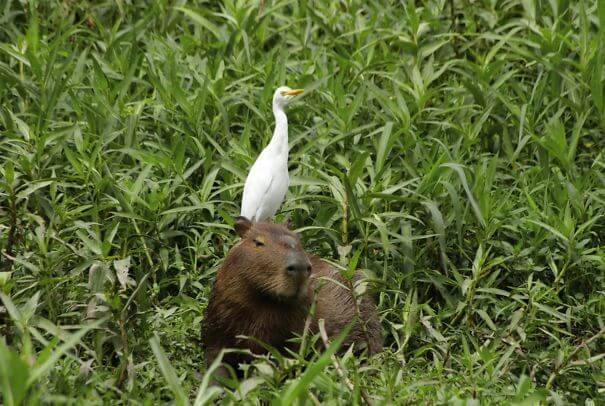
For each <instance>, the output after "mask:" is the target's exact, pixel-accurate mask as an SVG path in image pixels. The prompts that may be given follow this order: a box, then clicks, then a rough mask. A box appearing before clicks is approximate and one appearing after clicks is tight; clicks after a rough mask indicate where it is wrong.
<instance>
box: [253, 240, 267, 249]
mask: <svg viewBox="0 0 605 406" xmlns="http://www.w3.org/2000/svg"><path fill="white" fill-rule="evenodd" d="M254 245H256V246H257V247H264V246H265V243H264V242H262V241H260V240H256V239H255V240H254Z"/></svg>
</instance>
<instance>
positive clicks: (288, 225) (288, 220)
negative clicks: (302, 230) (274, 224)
mask: <svg viewBox="0 0 605 406" xmlns="http://www.w3.org/2000/svg"><path fill="white" fill-rule="evenodd" d="M282 224H283V225H284V227H286V228H287V229H288V230H290V229H291V228H292V219H291V218H290V217H286V218H285V219H284V222H283V223H282Z"/></svg>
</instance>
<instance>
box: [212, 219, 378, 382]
mask: <svg viewBox="0 0 605 406" xmlns="http://www.w3.org/2000/svg"><path fill="white" fill-rule="evenodd" d="M235 228H236V231H237V233H238V234H239V235H240V236H241V237H242V240H241V241H240V242H239V243H237V244H236V245H235V246H234V247H233V248H231V250H230V251H229V253H228V254H227V258H225V261H224V263H223V265H222V267H221V268H220V269H219V271H218V273H217V275H216V279H215V282H214V286H213V289H212V294H211V297H210V302H209V303H208V307H207V309H206V313H205V317H204V322H203V324H202V343H203V345H204V347H205V350H206V365H207V366H209V365H210V364H211V363H212V361H213V360H214V359H215V357H216V356H217V355H218V353H219V352H220V351H221V349H223V348H238V349H247V350H250V351H251V352H252V353H253V354H262V353H266V350H265V349H264V348H263V346H261V345H259V344H258V342H256V341H254V340H250V339H247V338H242V337H239V338H238V336H247V337H254V338H256V339H258V340H260V341H262V342H264V343H267V344H269V345H271V346H272V347H274V348H276V349H278V350H280V351H281V350H284V349H285V348H287V347H289V348H292V349H296V348H295V346H294V344H292V342H291V341H288V340H290V339H291V338H292V337H294V336H295V335H302V333H303V330H304V326H305V321H306V320H307V316H308V314H309V310H310V308H311V302H312V300H313V298H314V297H315V300H316V309H315V316H314V317H313V318H312V319H311V325H310V330H311V332H313V333H314V332H317V331H319V330H318V324H317V321H318V320H320V319H324V320H325V327H326V333H327V334H328V336H329V337H334V336H336V335H337V334H338V333H339V332H340V331H342V329H343V328H344V327H345V326H346V325H347V323H348V322H350V321H351V320H354V319H356V318H357V309H356V305H355V299H354V296H353V295H352V293H351V291H350V290H349V289H348V288H347V287H346V286H348V284H347V282H346V281H345V280H344V279H343V277H342V276H341V275H340V273H339V272H338V271H337V270H336V269H334V268H333V267H332V266H331V265H329V264H328V263H327V262H325V261H323V260H322V259H321V258H319V257H316V256H313V255H309V254H307V253H306V252H305V251H304V250H303V248H302V246H301V243H300V239H299V238H298V236H297V235H296V234H295V233H293V232H292V231H290V230H289V229H288V228H287V227H286V226H285V225H280V224H272V223H264V222H261V223H251V222H250V221H248V220H247V219H245V218H243V217H238V219H237V223H236V226H235ZM322 277H325V278H322ZM360 277H361V275H360V274H358V273H356V274H355V276H354V278H353V281H357V280H359V279H360ZM315 290H317V291H316V292H315ZM314 292H315V294H314ZM358 302H359V305H358V307H359V313H360V315H361V320H357V322H356V323H355V324H354V325H353V327H352V329H351V331H350V332H349V334H348V336H347V338H346V339H345V342H344V344H343V346H342V347H341V348H342V349H346V348H348V347H349V346H350V345H351V344H355V348H364V347H367V350H368V352H369V353H370V354H374V353H376V352H378V351H380V350H381V349H382V335H381V329H380V322H379V320H378V315H377V312H376V305H375V303H374V301H373V300H372V298H371V297H369V296H368V295H364V296H363V297H362V298H361V300H359V301H358ZM249 360H250V357H248V356H246V355H245V354H241V353H228V354H226V355H225V358H224V359H223V362H225V363H228V364H230V365H231V366H232V367H234V368H236V367H237V364H238V363H240V362H247V361H249ZM225 373H226V371H225V370H224V369H221V370H220V372H219V373H218V374H219V375H224V374H225Z"/></svg>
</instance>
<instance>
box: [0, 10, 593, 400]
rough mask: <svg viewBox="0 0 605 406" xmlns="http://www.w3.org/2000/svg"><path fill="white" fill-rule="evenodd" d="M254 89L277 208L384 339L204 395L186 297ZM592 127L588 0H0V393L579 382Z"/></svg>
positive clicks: (181, 395) (270, 366)
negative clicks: (282, 128) (341, 274)
mask: <svg viewBox="0 0 605 406" xmlns="http://www.w3.org/2000/svg"><path fill="white" fill-rule="evenodd" d="M452 7H453V9H452ZM282 84H287V85H289V86H292V87H305V88H307V90H308V91H307V93H306V95H305V96H304V97H303V98H302V99H300V101H299V102H298V103H296V105H294V106H291V108H290V111H289V113H288V114H289V120H290V144H291V154H290V162H291V165H290V174H291V179H292V182H291V187H290V189H289V193H288V196H287V199H286V202H285V204H284V206H283V211H282V212H281V213H280V214H279V215H278V220H280V219H282V218H283V217H284V216H285V215H289V216H290V217H291V218H292V220H293V223H294V225H295V227H296V228H297V229H298V231H299V232H300V234H301V236H302V238H303V241H304V245H305V247H306V248H307V249H308V250H309V251H312V252H314V253H317V254H319V255H322V256H324V257H325V258H328V259H331V260H334V261H337V262H341V263H342V264H343V265H345V266H346V265H347V264H348V263H349V262H350V261H353V262H354V261H356V258H357V255H358V254H357V253H359V255H360V256H359V261H358V262H357V267H359V268H361V269H363V270H365V271H366V273H367V274H368V276H369V277H370V278H372V279H373V280H374V281H375V283H374V284H373V286H374V288H373V289H374V291H375V292H376V294H377V296H378V297H379V310H380V316H381V320H382V325H383V328H384V332H385V338H386V348H385V351H384V353H382V354H380V355H378V356H376V357H375V358H372V359H369V360H365V359H356V358H355V357H353V356H351V355H345V356H344V357H342V358H340V359H339V362H340V364H341V365H342V374H344V378H343V376H341V375H340V373H339V371H338V370H337V368H336V367H335V365H334V362H333V361H332V360H330V358H329V354H321V353H316V352H315V351H314V350H311V349H308V350H307V351H306V353H304V351H303V353H301V354H291V355H289V356H287V357H282V356H279V355H277V356H271V357H264V358H261V359H259V360H258V361H257V362H256V363H255V364H253V365H251V366H249V367H248V371H247V375H246V378H245V379H244V380H243V381H242V382H241V383H240V384H239V386H238V387H234V388H230V389H226V390H224V391H223V392H222V393H220V394H219V393H218V392H217V391H216V390H208V389H207V383H208V379H207V375H206V376H204V375H205V374H206V367H207V366H204V365H203V350H202V349H201V348H200V345H199V334H200V325H201V322H202V315H203V310H204V308H205V306H206V304H207V300H208V295H209V291H210V287H211V283H212V280H213V277H214V274H215V272H216V270H217V268H218V266H219V265H220V263H221V260H222V258H224V256H225V254H226V252H227V251H228V249H229V248H230V246H231V245H232V244H233V243H234V241H235V237H234V235H233V233H232V232H231V227H232V224H233V218H234V216H236V215H237V214H238V213H239V203H240V199H241V192H242V189H243V180H244V178H245V175H246V172H247V170H248V168H249V167H250V165H251V164H252V162H253V160H254V159H255V158H256V156H257V154H258V153H259V152H260V150H261V149H262V148H263V147H264V146H265V145H266V144H267V142H268V140H269V138H270V136H271V131H272V125H273V117H272V114H271V110H270V99H271V96H272V93H273V91H274V89H275V88H276V87H278V86H279V85H282ZM604 147H605V1H602V0H597V1H595V0H580V1H566V0H551V1H545V0H504V1H496V0H476V1H471V0H453V1H450V0H427V1H423V2H419V1H417V2H413V1H401V2H389V1H378V2H366V1H362V0H350V1H335V2H328V1H315V2H313V1H300V2H297V1H271V0H265V1H260V2H259V1H237V2H236V1H226V2H224V3H223V4H218V3H214V2H205V1H198V2H186V1H184V0H176V1H169V0H154V1H147V2H142V1H141V2H139V1H123V0H116V1H99V2H97V1H92V0H45V1H43V0H38V1H33V0H29V1H22V0H5V1H3V2H0V248H1V251H2V255H1V257H0V261H1V262H0V267H1V268H2V269H0V271H2V272H3V273H1V274H0V292H3V293H2V295H0V298H1V302H0V335H1V336H2V338H0V391H1V392H0V393H1V396H2V401H3V402H4V404H6V405H12V404H19V403H20V402H23V403H27V404H34V403H37V402H40V403H61V402H66V403H71V402H76V403H86V404H89V403H111V404H114V403H135V404H139V403H143V404H158V403H166V402H177V403H179V404H185V403H191V404H194V403H196V404H203V403H205V402H208V401H211V400H212V399H217V398H216V396H219V398H220V399H222V401H223V402H237V401H238V400H239V399H242V398H245V399H246V400H248V401H249V402H250V403H256V404H257V403H259V402H263V403H266V402H269V401H271V402H275V404H280V403H282V402H284V403H285V400H286V399H290V400H292V399H297V400H298V401H299V403H300V404H303V403H308V404H314V403H318V402H321V403H326V404H351V403H361V402H362V401H363V397H369V398H371V399H372V400H373V402H374V403H376V404H393V403H403V404H415V403H418V402H421V403H424V404H433V403H443V404H445V403H447V404H450V403H454V404H465V403H466V404H476V402H479V403H482V404H488V403H489V404H491V403H502V404H510V403H517V404H531V403H540V402H542V403H559V404H565V403H579V404H584V403H585V402H587V403H586V404H593V403H591V400H592V402H594V404H598V403H603V402H605V338H604V334H605V330H604V327H605V321H604V314H605V156H604V152H603V151H604ZM308 339H309V340H313V339H316V338H313V337H309V338H308ZM348 384H350V385H352V386H353V388H354V390H353V391H351V390H349V386H348Z"/></svg>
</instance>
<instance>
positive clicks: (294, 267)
mask: <svg viewBox="0 0 605 406" xmlns="http://www.w3.org/2000/svg"><path fill="white" fill-rule="evenodd" d="M286 271H288V273H290V274H292V275H301V276H307V275H309V274H310V273H311V263H310V262H309V260H308V259H307V257H306V256H303V255H296V256H292V257H290V258H289V260H288V263H287V265H286Z"/></svg>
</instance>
